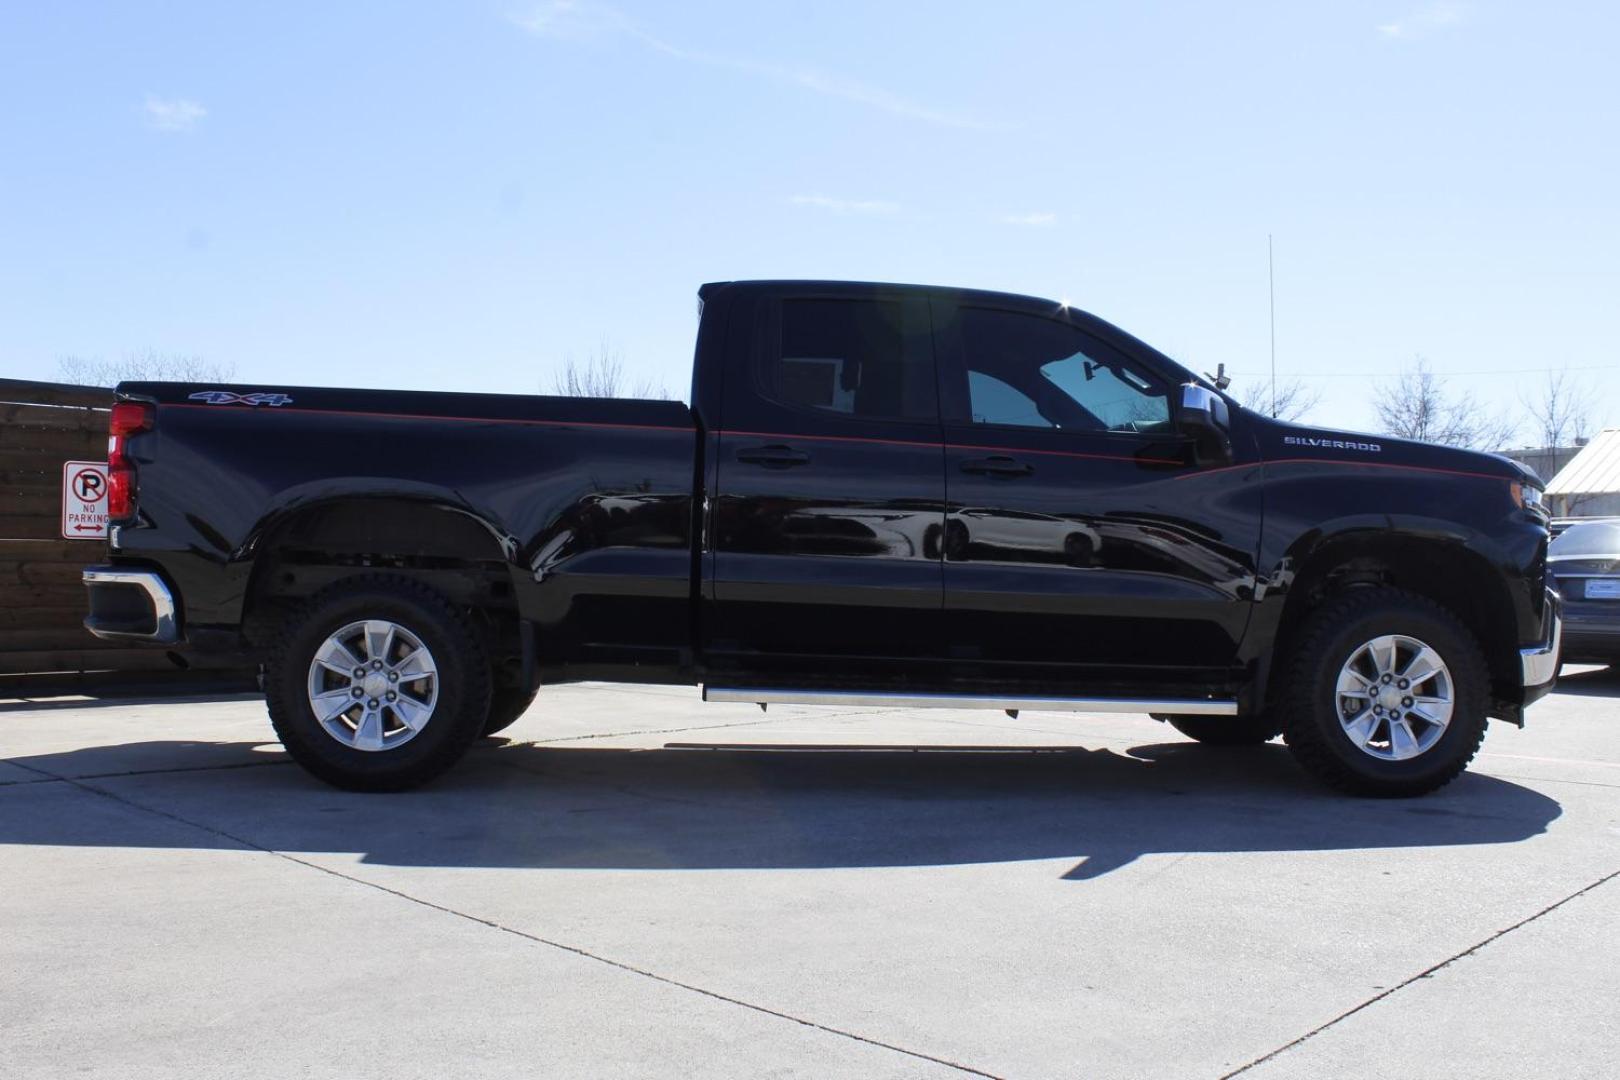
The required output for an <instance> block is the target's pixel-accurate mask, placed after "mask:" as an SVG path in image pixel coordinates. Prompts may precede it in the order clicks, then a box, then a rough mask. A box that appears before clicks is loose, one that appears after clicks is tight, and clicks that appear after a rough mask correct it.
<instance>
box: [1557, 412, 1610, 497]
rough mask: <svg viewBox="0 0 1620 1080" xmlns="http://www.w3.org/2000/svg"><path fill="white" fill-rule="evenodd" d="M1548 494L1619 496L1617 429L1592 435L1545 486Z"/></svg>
mask: <svg viewBox="0 0 1620 1080" xmlns="http://www.w3.org/2000/svg"><path fill="white" fill-rule="evenodd" d="M1547 494H1548V495H1599V494H1602V495H1613V494H1620V428H1604V429H1603V430H1602V431H1600V432H1598V433H1597V434H1596V435H1594V436H1592V441H1591V442H1589V443H1587V444H1586V445H1585V446H1584V447H1582V448H1581V452H1580V453H1578V454H1576V455H1575V457H1574V458H1573V459H1572V460H1571V461H1570V463H1569V464H1568V465H1565V466H1564V467H1563V468H1562V469H1559V470H1558V475H1557V476H1555V477H1553V478H1552V483H1550V484H1548V485H1547Z"/></svg>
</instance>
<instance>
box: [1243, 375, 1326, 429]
mask: <svg viewBox="0 0 1620 1080" xmlns="http://www.w3.org/2000/svg"><path fill="white" fill-rule="evenodd" d="M1231 393H1232V396H1233V397H1235V398H1237V399H1238V400H1239V401H1241V402H1243V404H1245V405H1247V406H1248V407H1249V408H1251V409H1253V410H1254V411H1255V412H1257V413H1262V414H1264V415H1266V416H1274V417H1276V418H1277V419H1278V420H1283V421H1286V422H1289V423H1292V422H1294V421H1296V420H1302V419H1304V418H1305V415H1306V414H1307V413H1309V412H1310V411H1311V410H1312V409H1314V408H1316V407H1317V406H1318V405H1319V404H1321V402H1322V394H1321V392H1320V391H1317V390H1312V389H1311V388H1310V387H1308V386H1306V385H1305V383H1304V382H1303V381H1301V380H1299V379H1289V380H1288V381H1287V382H1279V383H1278V384H1277V385H1276V389H1275V393H1273V388H1272V385H1271V383H1269V382H1257V383H1244V384H1243V385H1242V386H1239V387H1235V388H1234V389H1233V390H1232V391H1231Z"/></svg>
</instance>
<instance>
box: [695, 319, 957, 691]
mask: <svg viewBox="0 0 1620 1080" xmlns="http://www.w3.org/2000/svg"><path fill="white" fill-rule="evenodd" d="M748 322H749V327H748V329H747V330H746V331H744V332H746V333H747V334H749V335H750V340H749V341H748V342H747V343H746V347H745V348H735V347H733V348H730V349H729V350H728V351H729V353H730V357H731V362H730V363H728V367H727V371H726V386H725V393H724V397H723V406H722V410H723V411H722V425H723V430H722V431H721V432H720V433H719V437H718V439H717V440H716V442H715V443H714V444H713V445H714V446H715V447H716V466H717V468H716V473H715V480H714V484H715V487H714V491H715V497H714V500H713V503H712V505H711V507H710V515H711V518H710V540H709V544H710V549H711V552H712V564H711V571H710V575H711V576H710V579H709V581H710V589H711V590H712V605H711V607H710V611H711V614H712V618H710V619H709V620H707V621H706V624H705V634H704V637H705V649H706V653H707V657H708V660H709V663H710V664H711V666H713V667H716V668H719V669H722V670H725V669H728V668H735V669H741V670H742V671H744V672H745V671H746V670H747V669H749V668H755V669H758V670H759V671H761V672H763V673H768V674H770V675H771V676H772V677H773V678H776V679H777V680H778V681H780V680H781V679H782V678H786V677H789V676H791V675H793V674H795V673H797V674H798V675H799V676H800V677H801V678H803V679H804V680H805V681H806V682H807V683H816V684H822V685H826V684H829V683H831V684H836V683H838V682H841V681H848V682H850V683H855V682H862V681H870V680H871V679H873V678H886V679H888V678H895V677H903V676H904V675H905V673H906V672H907V671H908V670H911V668H912V666H913V665H915V664H916V663H917V662H919V661H921V662H928V661H934V660H937V659H938V657H939V655H940V624H939V615H940V609H941V606H942V604H943V590H942V585H941V581H940V575H941V566H940V553H941V548H942V538H943V534H944V501H945V491H944V479H943V465H942V460H941V459H942V453H943V450H942V443H941V435H940V425H939V403H938V394H937V385H938V384H937V378H936V373H935V367H934V357H933V346H932V340H931V335H930V327H929V310H928V302H927V300H926V298H924V297H921V296H917V295H906V294H902V293H895V292H885V291H883V290H875V289H873V288H871V287H864V288H863V287H843V288H839V287H832V288H823V289H818V290H815V291H811V292H794V291H791V289H788V290H786V291H784V292H783V294H781V295H778V296H772V297H768V298H765V299H763V300H761V301H760V304H759V308H758V310H756V311H755V312H754V317H753V318H752V319H751V320H748Z"/></svg>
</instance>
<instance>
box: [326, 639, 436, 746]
mask: <svg viewBox="0 0 1620 1080" xmlns="http://www.w3.org/2000/svg"><path fill="white" fill-rule="evenodd" d="M438 701H439V671H438V667H437V665H436V664H435V663H434V662H433V654H432V653H431V652H429V651H428V648H427V646H426V645H424V644H423V643H422V639H421V638H419V637H417V636H416V635H415V634H413V633H411V631H409V630H407V629H406V628H405V627H403V626H400V625H399V624H398V623H393V622H389V621H388V620H386V619H365V620H363V621H361V622H352V623H349V624H348V625H347V626H344V627H342V628H341V629H339V630H336V631H334V632H333V633H332V634H331V636H329V637H328V638H327V639H326V640H325V641H324V642H322V643H321V646H320V648H318V649H316V650H315V658H314V659H313V660H311V661H310V663H309V708H310V712H312V713H313V714H314V716H315V719H316V721H318V722H319V723H320V725H321V730H322V731H324V732H326V733H327V734H328V735H330V736H331V737H332V738H333V739H336V740H337V741H338V742H340V743H342V744H343V745H344V746H347V747H348V748H349V749H351V750H365V751H370V752H375V751H378V750H392V749H394V748H395V747H397V746H403V745H404V744H405V743H408V742H410V741H411V740H412V739H414V738H416V736H417V735H419V734H421V732H422V729H423V728H425V727H427V725H428V721H430V720H432V719H433V707H434V706H435V705H436V704H438Z"/></svg>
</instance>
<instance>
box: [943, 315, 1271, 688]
mask: <svg viewBox="0 0 1620 1080" xmlns="http://www.w3.org/2000/svg"><path fill="white" fill-rule="evenodd" d="M935 322H936V325H937V326H938V328H939V346H938V348H939V354H940V363H941V373H942V383H941V388H942V389H941V396H942V398H943V407H944V423H945V436H946V453H945V484H946V495H947V500H948V501H947V510H948V512H947V518H946V526H945V602H946V608H947V619H946V623H945V625H946V627H947V634H948V641H947V643H946V644H947V653H948V655H950V656H952V657H953V658H955V659H956V660H957V661H958V669H957V671H958V674H959V677H966V676H969V675H970V673H975V672H976V673H977V674H979V675H980V676H987V677H995V678H998V679H1003V678H1054V679H1058V680H1062V681H1073V682H1078V683H1095V684H1102V683H1107V684H1114V685H1125V684H1136V685H1139V686H1140V685H1157V684H1159V683H1161V682H1163V681H1164V680H1165V679H1166V678H1167V677H1176V676H1185V677H1187V678H1189V679H1202V678H1206V677H1207V678H1219V677H1220V676H1221V674H1223V673H1225V672H1227V671H1229V668H1230V665H1231V664H1232V663H1233V662H1234V657H1235V654H1236V651H1237V645H1238V642H1239V640H1240V639H1241V636H1242V632H1243V629H1244V627H1245V625H1246V623H1247V619H1248V612H1249V603H1248V598H1249V596H1250V594H1251V592H1252V585H1253V576H1252V563H1253V551H1254V548H1255V544H1256V542H1257V537H1258V528H1259V520H1258V517H1255V518H1253V519H1249V520H1244V519H1239V518H1234V516H1233V515H1232V514H1230V513H1229V512H1226V511H1225V510H1223V509H1221V508H1220V507H1219V506H1212V505H1206V504H1205V503H1204V502H1202V501H1201V500H1202V499H1203V498H1204V496H1205V494H1206V493H1207V492H1208V491H1209V490H1210V489H1209V487H1208V486H1207V485H1202V484H1188V483H1185V482H1184V481H1186V480H1187V479H1188V478H1189V477H1191V476H1193V475H1194V474H1195V473H1196V472H1197V471H1198V468H1197V466H1195V465H1194V464H1192V460H1191V454H1190V453H1189V444H1188V442H1187V440H1185V439H1184V438H1182V437H1181V436H1179V435H1178V434H1177V433H1176V431H1175V430H1174V428H1173V425H1172V423H1171V402H1172V401H1173V400H1174V394H1175V392H1176V385H1175V383H1174V382H1173V380H1172V379H1171V378H1167V377H1166V376H1165V375H1164V374H1162V373H1160V372H1158V371H1156V370H1154V369H1153V368H1152V367H1151V366H1149V364H1148V363H1146V362H1144V361H1143V360H1142V359H1140V358H1136V357H1133V356H1130V355H1127V354H1126V353H1124V352H1123V351H1121V350H1120V349H1119V348H1117V347H1114V346H1111V345H1109V344H1108V343H1106V342H1104V341H1102V340H1100V339H1099V338H1098V337H1096V336H1094V335H1092V334H1091V333H1089V332H1087V331H1086V330H1084V329H1082V328H1080V327H1079V326H1076V325H1074V324H1072V323H1071V322H1070V321H1069V320H1068V319H1066V318H1064V317H1063V316H1062V315H1061V314H1060V313H1055V312H1049V311H1043V312H1036V311H1031V310H1028V309H1027V308H1020V307H1016V306H1003V307H998V306H996V304H995V303H994V301H990V300H987V301H984V302H981V303H974V302H970V301H969V300H967V299H963V301H962V302H961V303H960V304H956V303H951V302H944V301H937V302H936V304H935ZM1239 483H1240V481H1238V480H1237V479H1236V478H1234V479H1232V481H1231V482H1230V483H1228V484H1225V485H1223V486H1222V489H1221V490H1222V491H1223V492H1228V493H1229V491H1230V489H1232V488H1235V487H1236V486H1238V485H1239Z"/></svg>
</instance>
